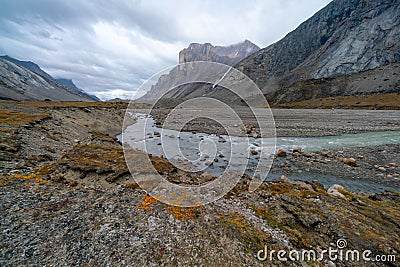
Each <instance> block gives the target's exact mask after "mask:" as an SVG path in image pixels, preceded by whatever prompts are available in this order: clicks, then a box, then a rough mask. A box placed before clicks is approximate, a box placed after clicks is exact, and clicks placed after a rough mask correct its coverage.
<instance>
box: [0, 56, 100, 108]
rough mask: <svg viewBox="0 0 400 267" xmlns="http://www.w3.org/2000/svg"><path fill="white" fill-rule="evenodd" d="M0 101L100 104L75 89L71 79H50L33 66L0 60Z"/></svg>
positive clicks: (15, 60) (93, 98) (15, 61)
mask: <svg viewBox="0 0 400 267" xmlns="http://www.w3.org/2000/svg"><path fill="white" fill-rule="evenodd" d="M0 78H1V80H0V88H1V91H0V99H13V100H45V99H49V100H55V101H100V99H99V98H97V97H96V96H92V95H89V94H87V93H86V92H85V91H84V90H82V89H79V88H77V87H76V86H75V84H74V83H73V82H72V80H68V79H61V80H60V81H58V80H56V79H54V78H53V77H51V76H50V75H49V74H48V73H46V72H45V71H44V70H42V69H41V68H40V67H39V66H38V65H37V64H35V63H33V62H31V61H20V60H17V59H15V58H12V57H9V56H1V57H0Z"/></svg>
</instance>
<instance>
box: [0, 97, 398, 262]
mask: <svg viewBox="0 0 400 267" xmlns="http://www.w3.org/2000/svg"><path fill="white" fill-rule="evenodd" d="M125 107H126V104H118V103H29V102H25V103H20V102H8V101H0V110H1V116H0V119H1V126H0V127H1V129H0V130H1V147H0V150H1V151H0V155H1V161H0V164H1V174H0V175H1V178H0V183H1V187H0V205H1V214H0V218H1V219H0V222H1V223H0V227H1V229H0V230H1V233H2V234H1V237H0V244H1V246H0V264H1V265H2V266H20V265H24V266H37V265H42V266H43V265H46V266H47V265H49V266H71V265H79V266H106V265H110V266H160V265H163V266H194V265H196V266H201V265H203V266H335V265H336V266H365V264H364V263H357V262H344V261H336V262H335V263H334V264H335V265H333V262H329V261H328V260H324V261H322V262H313V261H306V262H291V261H278V260H277V259H276V260H275V261H273V262H261V261H259V260H258V259H257V257H256V254H257V252H258V251H259V250H260V249H263V248H264V246H267V247H268V248H269V249H315V250H316V251H321V250H322V249H327V248H328V247H329V246H332V247H335V246H336V245H335V243H336V241H337V240H338V239H340V238H342V239H343V238H344V239H346V241H347V243H348V248H350V249H358V250H360V251H361V250H365V249H369V250H371V251H372V252H373V254H374V255H378V254H390V255H396V257H397V261H399V251H400V225H399V223H398V222H399V221H400V206H399V203H400V202H399V200H400V195H399V193H398V192H395V191H386V192H382V193H376V194H366V193H356V192H351V191H350V190H346V187H344V188H342V187H339V186H336V187H333V188H331V189H330V190H328V188H327V187H323V186H322V185H321V184H319V183H316V182H298V181H292V180H289V179H287V178H286V177H281V175H280V174H281V173H283V174H285V175H286V176H288V177H290V176H291V175H293V174H296V175H302V173H303V174H304V173H316V174H324V175H325V174H326V175H328V174H329V175H334V176H335V177H338V176H339V177H342V178H343V179H362V180H365V179H367V180H368V181H373V180H376V178H379V179H380V180H382V184H384V185H388V184H390V185H391V186H398V183H397V184H396V183H392V181H396V178H397V177H398V175H396V174H398V173H399V167H398V166H397V164H398V163H399V158H398V157H399V156H398V152H397V151H398V148H399V146H394V145H390V146H385V147H379V148H377V147H366V148H362V149H350V148H349V149H343V150H340V151H339V150H337V151H336V150H335V151H333V150H332V151H322V152H318V153H313V154H310V153H306V152H304V151H294V152H293V151H286V155H283V154H284V153H283V152H282V153H281V154H280V156H279V157H277V159H276V161H275V163H274V166H273V168H272V173H273V174H274V173H275V174H279V177H278V179H276V180H274V181H269V182H265V183H263V185H262V186H261V187H260V188H259V189H258V190H257V191H256V192H254V193H249V192H248V190H247V184H248V177H246V176H243V177H242V180H241V182H240V183H239V184H238V185H237V186H236V187H235V188H234V189H233V190H232V191H231V192H230V193H229V194H228V195H227V196H225V197H224V198H222V199H220V200H219V201H217V202H215V203H212V204H209V205H206V206H200V207H195V208H179V207H173V206H168V205H165V204H162V203H160V202H159V201H158V200H157V199H154V198H152V197H150V196H148V195H146V193H145V192H144V191H143V190H141V189H140V188H139V187H138V186H137V185H136V183H135V182H134V179H133V178H132V177H131V175H130V174H129V172H128V171H127V168H126V165H125V159H124V157H123V152H122V147H121V144H120V143H119V142H118V141H117V140H116V139H115V135H116V134H118V133H119V132H120V131H121V129H122V120H123V115H124V108H125ZM138 108H140V106H138ZM296 153H298V154H296ZM136 156H137V159H136V160H137V162H138V164H137V166H138V167H137V168H138V169H140V166H141V165H140V161H141V160H142V159H143V156H146V155H143V154H140V153H138V155H136ZM350 158H354V160H355V163H354V161H353V160H351V159H350ZM152 162H153V164H154V165H155V167H156V169H157V170H158V171H159V172H161V173H163V175H164V176H165V177H166V178H167V179H169V180H171V181H173V182H175V183H187V184H193V183H196V182H200V183H202V182H207V180H208V178H210V179H212V177H205V176H204V175H203V176H200V177H197V176H190V175H188V174H187V173H183V172H179V171H177V170H176V169H175V168H173V166H171V165H170V164H169V163H168V162H167V161H166V160H165V159H161V158H157V157H153V158H152ZM392 163H394V164H392ZM375 165H376V166H375ZM382 168H384V169H385V171H384V170H383V169H382ZM378 174H379V175H378ZM380 174H383V175H380ZM390 176H391V177H390ZM391 179H392V180H391ZM386 264H387V265H389V266H398V263H397V262H395V263H390V264H389V263H386ZM396 264H397V265H396ZM368 265H369V266H386V265H385V264H383V263H377V262H373V263H368Z"/></svg>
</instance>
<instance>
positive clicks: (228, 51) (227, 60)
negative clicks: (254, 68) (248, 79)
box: [179, 40, 260, 66]
mask: <svg viewBox="0 0 400 267" xmlns="http://www.w3.org/2000/svg"><path fill="white" fill-rule="evenodd" d="M258 50H260V48H259V47H258V46H257V45H255V44H253V43H252V42H250V41H249V40H245V41H244V42H242V43H238V44H234V45H229V46H213V45H212V44H210V43H205V44H198V43H192V44H190V45H189V47H188V48H185V49H183V50H182V51H180V52H179V63H186V62H193V61H211V62H218V63H223V64H226V65H230V66H232V65H235V64H236V63H238V62H239V61H241V60H242V59H244V58H245V57H247V56H249V55H251V54H253V53H254V52H257V51H258Z"/></svg>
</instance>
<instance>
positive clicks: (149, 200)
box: [136, 195, 158, 211]
mask: <svg viewBox="0 0 400 267" xmlns="http://www.w3.org/2000/svg"><path fill="white" fill-rule="evenodd" d="M157 202H158V200H157V199H156V198H154V197H152V196H148V195H145V196H143V203H142V204H140V205H139V206H137V207H136V209H137V210H147V211H149V210H151V207H150V206H151V205H153V204H156V203H157Z"/></svg>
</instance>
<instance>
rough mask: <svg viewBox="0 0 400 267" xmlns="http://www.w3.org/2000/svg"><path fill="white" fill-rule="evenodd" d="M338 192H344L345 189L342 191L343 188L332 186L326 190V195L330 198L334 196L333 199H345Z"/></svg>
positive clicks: (336, 185)
mask: <svg viewBox="0 0 400 267" xmlns="http://www.w3.org/2000/svg"><path fill="white" fill-rule="evenodd" d="M340 191H342V192H343V191H346V189H344V187H343V186H341V185H338V184H334V185H332V186H331V187H329V189H328V191H327V192H328V194H329V195H331V196H335V197H340V198H344V199H345V198H346V197H345V196H344V195H343V194H342V193H341V192H340Z"/></svg>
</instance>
